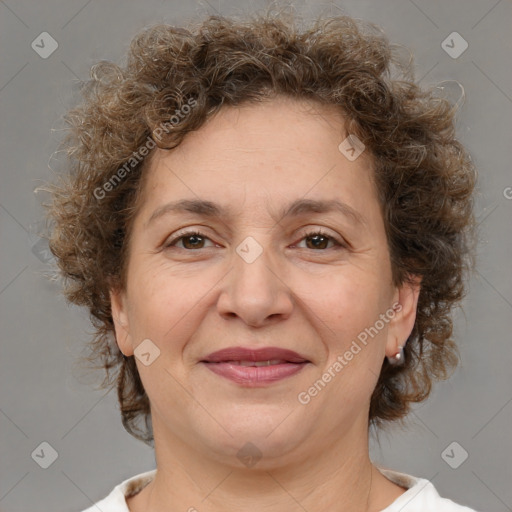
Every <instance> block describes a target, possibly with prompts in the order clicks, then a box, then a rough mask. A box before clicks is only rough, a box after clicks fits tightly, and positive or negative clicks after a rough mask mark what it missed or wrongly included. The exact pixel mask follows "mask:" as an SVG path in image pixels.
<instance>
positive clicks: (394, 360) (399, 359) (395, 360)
mask: <svg viewBox="0 0 512 512" xmlns="http://www.w3.org/2000/svg"><path fill="white" fill-rule="evenodd" d="M388 363H389V364H391V365H393V366H398V365H401V364H403V363H404V347H402V346H400V345H399V346H398V352H397V353H396V354H395V355H394V356H393V357H388Z"/></svg>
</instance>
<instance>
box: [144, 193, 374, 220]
mask: <svg viewBox="0 0 512 512" xmlns="http://www.w3.org/2000/svg"><path fill="white" fill-rule="evenodd" d="M331 212H338V213H341V214H342V215H344V216H345V217H349V218H350V219H351V220H353V221H354V222H355V223H356V224H359V225H361V226H366V225H367V221H366V219H365V218H364V217H363V216H362V215H361V214H360V213H359V212H358V211H356V210H354V208H352V207H351V206H349V205H348V204H346V203H343V202H342V201H339V200H337V199H330V200H317V199H296V200H295V201H293V202H292V203H290V204H289V205H288V206H286V207H285V208H283V209H282V210H281V211H280V215H279V218H280V219H283V218H285V217H298V216H299V215H304V214H306V213H331ZM170 213H176V214H179V213H192V214H195V215H202V216H204V217H209V218H219V219H220V218H229V217H233V213H232V211H231V208H229V207H224V206H221V205H219V204H216V203H213V202H212V201H207V200H203V199H181V200H179V201H173V202H170V203H167V204H164V205H163V206H160V207H158V208H157V209H156V210H155V211H154V212H153V213H152V214H151V217H150V218H149V219H148V221H147V222H146V226H148V225H149V224H150V223H152V222H153V221H155V220H156V219H158V218H161V217H163V216H164V215H168V214H170Z"/></svg>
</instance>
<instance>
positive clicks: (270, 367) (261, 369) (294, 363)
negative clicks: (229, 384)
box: [201, 347, 310, 387]
mask: <svg viewBox="0 0 512 512" xmlns="http://www.w3.org/2000/svg"><path fill="white" fill-rule="evenodd" d="M309 362H310V361H308V360H307V359H305V358H304V357H302V356H301V355H300V354H297V352H293V351H292V350H287V349H281V348H277V347H268V348H261V349H256V350H251V349H247V348H243V347H232V348H227V349H223V350H219V351H218V352H213V353H212V354H210V355H209V356H208V357H207V358H206V359H205V360H203V361H201V363H203V364H204V365H205V366H206V368H208V369H209V370H210V371H212V372H213V373H215V374H216V375H219V376H221V377H224V378H225V379H229V380H231V381H233V382H235V383H236V384H238V385H241V386H244V387H263V386H267V385H269V384H272V383H274V382H277V381H280V380H281V379H284V378H287V377H291V376H292V375H296V374H297V373H299V372H300V371H301V370H302V369H303V368H304V367H305V366H307V364H308V363H309Z"/></svg>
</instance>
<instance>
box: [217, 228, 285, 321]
mask: <svg viewBox="0 0 512 512" xmlns="http://www.w3.org/2000/svg"><path fill="white" fill-rule="evenodd" d="M270 239H271V237H270V233H269V232H266V233H265V234H261V235H255V236H247V237H246V238H245V239H244V240H243V241H242V242H241V243H240V244H239V245H238V246H237V247H236V248H235V254H233V268H232V271H231V272H230V273H229V279H228V281H227V284H226V287H225V289H224V291H223V293H222V295H221V297H220V298H219V312H220V313H221V314H224V315H226V314H230V315H231V316H232V315H236V316H238V317H240V318H241V319H242V320H244V321H245V322H246V323H250V324H252V325H257V324H261V323H263V322H264V321H265V320H266V319H267V318H269V317H271V316H272V317H275V316H276V315H285V316H287V315H289V314H290V312H291V309H292V301H291V298H290V296H289V295H290V294H289V290H288V287H287V286H286V285H285V284H284V282H283V280H282V279H280V278H279V277H278V276H279V272H280V268H281V265H280V264H279V261H280V259H279V257H278V256H277V255H274V254H273V253H272V244H271V243H270Z"/></svg>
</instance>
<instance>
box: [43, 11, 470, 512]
mask: <svg viewBox="0 0 512 512" xmlns="http://www.w3.org/2000/svg"><path fill="white" fill-rule="evenodd" d="M373 28H374V27H372V26H370V25H369V24H362V23H360V22H356V21H354V20H352V19H350V18H348V17H341V16H340V17H337V18H332V19H329V20H318V21H317V22H316V24H315V25H314V26H312V27H311V28H307V29H303V30H300V29H299V28H297V23H296V20H294V19H293V17H292V16H289V17H286V16H285V15H280V16H275V17H271V16H260V17H254V18H253V19H250V20H246V21H237V20H234V19H227V18H223V17H210V18H208V19H207V20H205V21H204V22H203V23H202V24H200V25H198V26H195V27H189V29H183V28H175V27H171V26H167V25H159V26H156V27H152V28H150V29H147V30H145V31H144V32H142V33H141V34H139V35H138V36H137V37H136V38H135V39H134V40H133V42H132V45H131V48H130V52H129V55H128V61H127V64H126V66H125V67H119V66H116V65H114V64H112V63H106V62H103V63H101V64H99V65H97V66H95V68H94V69H93V73H92V79H91V80H90V82H89V83H88V85H87V87H85V88H84V90H83V91H84V102H83V103H82V104H81V105H80V106H78V107H76V108H75V109H73V110H72V111H71V112H70V113H69V114H68V122H69V123H70V126H71V131H70V135H69V137H68V139H67V144H68V147H69V154H70V163H71V172H70V173H69V177H68V179H67V180H66V181H65V182H64V183H62V184H61V185H59V186H55V187H54V189H53V191H54V196H53V202H52V204H51V207H50V215H51V217H52V219H53V222H54V226H55V227H54V230H53V234H52V238H51V244H50V245H51V249H52V251H53V253H54V254H55V256H56V258H57V259H58V261H59V265H60V268H61V270H62V271H63V273H64V275H65V276H66V277H67V281H66V287H65V292H66V294H67V297H68V298H69V300H70V301H72V302H74V303H76V304H80V305H85V306H87V307H88V308H89V309H90V312H91V316H92V319H93V321H94V323H95V326H96V329H97V331H96V336H95V338H94V340H93V342H92V344H91V358H92V359H93V360H95V361H97V362H99V363H100V365H102V366H103V367H104V368H105V369H106V370H107V379H106V380H105V383H104V384H105V385H111V384H113V383H117V389H118V396H119V403H120V408H121V414H122V421H123V425H124V426H125V428H126V429H127V431H128V432H130V433H131V434H132V435H134V436H135V437H137V438H138V439H141V440H142V441H144V442H146V443H148V444H150V445H151V446H154V448H155V456H156V463H157V464H156V465H157V469H156V470H154V471H150V472H147V473H142V474H140V475H136V476H134V477H133V478H131V479H129V480H126V481H125V482H122V483H121V484H119V485H118V486H117V487H116V488H115V489H114V490H113V491H112V493H111V494H110V495H109V496H107V497H106V498H105V499H104V500H102V501H100V502H98V503H96V504H95V505H94V506H92V507H91V508H90V509H88V510H91V511H92V510H97V509H98V508H99V509H101V510H102V511H103V512H114V511H116V512H118V511H119V512H120V511H124V512H126V511H131V512H140V511H145V512H160V511H164V510H165V511H167V512H168V511H170V510H173V511H174V510H189V511H195V510H198V511H201V512H202V511H212V512H214V511H215V512H217V511H230V510H240V509H242V510H247V511H249V510H254V511H261V510H266V511H280V512H281V511H287V512H288V511H293V510H297V511H299V510H308V511H310V512H314V511H320V510H322V511H324V510H332V511H334V510H344V511H374V512H375V511H386V512H392V511H399V510H400V511H404V512H411V511H415V512H419V511H427V510H428V511H429V512H431V511H434V510H435V511H436V512H444V511H446V512H447V511H469V510H470V509H469V508H466V507H463V506H460V505H457V504H455V503H454V502H452V501H450V500H448V499H443V498H441V497H440V496H439V495H438V493H437V492H436V490H435V488H434V487H433V485H432V484H431V483H429V482H428V481H426V480H424V479H420V478H415V477H412V476H410V475H405V474H401V473H397V472H395V471H391V470H386V469H383V468H378V467H376V466H375V465H374V464H373V463H372V462H371V460H370V458H369V451H368V430H369V427H370V426H372V425H373V426H376V427H381V426H384V425H385V424H386V423H388V422H391V421H395V420H399V419H400V418H403V417H404V416H405V415H406V414H407V413H408V411H409V409H410V405H411V404H412V403H415V402H419V401H422V400H424V399H425V398H426V397H427V396H428V394H429V391H430V388H431V384H432V382H433V381H434V380H436V379H440V378H444V377H446V376H447V374H448V371H449V370H450V369H452V368H453V367H454V366H455V365H456V362H457V357H456V347H455V345H454V342H453V340H452V339H451V333H452V320H451V312H452V308H453V307H454V306H455V305H456V304H457V303H458V302H459V301H460V299H461V298H462V296H463V294H464V291H465V275H466V271H467V269H468V268H469V263H470V251H469V242H470V239H471V228H472V223H473V214H472V193H473V188H474V181H475V178H474V174H475V173H474V169H473V166H472V164H471V162H470V158H469V156H468V154H467V152H466V151H465V150H464V148H463V147H462V146H461V145H460V143H459V142H458V141H457V140H456V139H455V135H454V120H453V109H452V107H451V105H450V104H449V103H448V102H447V101H445V100H441V99H439V98H436V97H435V96H434V94H433V93H432V91H423V90H421V89H420V88H419V87H418V86H417V85H415V84H414V82H413V79H412V78H411V76H412V75H411V74H410V72H409V70H408V68H407V67H403V66H401V65H400V61H399V60H398V58H397V56H396V55H397V54H396V48H395V46H393V45H391V44H390V43H389V42H388V41H387V39H386V38H385V37H384V36H383V35H382V34H380V33H378V32H377V31H374V30H373Z"/></svg>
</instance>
